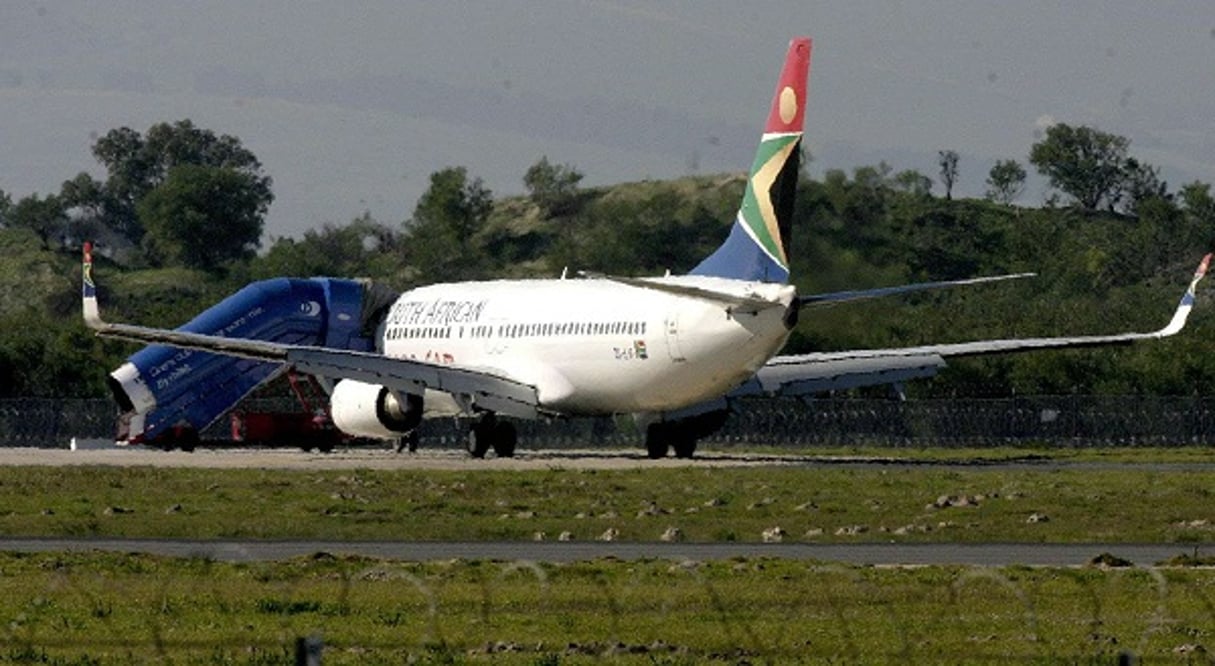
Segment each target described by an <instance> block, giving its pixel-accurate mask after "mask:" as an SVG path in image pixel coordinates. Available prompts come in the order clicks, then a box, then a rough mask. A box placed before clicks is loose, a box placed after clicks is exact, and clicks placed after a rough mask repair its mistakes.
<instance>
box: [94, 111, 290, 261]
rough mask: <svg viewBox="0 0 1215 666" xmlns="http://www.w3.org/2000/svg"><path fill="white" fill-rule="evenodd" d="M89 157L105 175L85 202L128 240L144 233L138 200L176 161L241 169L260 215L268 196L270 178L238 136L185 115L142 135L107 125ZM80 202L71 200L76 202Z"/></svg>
mask: <svg viewBox="0 0 1215 666" xmlns="http://www.w3.org/2000/svg"><path fill="white" fill-rule="evenodd" d="M93 156H94V157H96V158H97V160H98V161H99V162H101V164H102V165H104V166H105V168H106V173H107V178H106V181H105V183H104V184H102V186H101V187H100V188H99V189H98V190H97V191H96V192H91V194H92V195H93V197H94V198H93V199H91V200H90V201H89V202H88V204H89V205H93V206H96V207H98V208H99V209H100V210H102V211H103V214H102V218H103V219H104V220H105V224H106V226H108V227H110V228H111V229H114V230H115V231H116V232H118V233H120V234H121V235H123V236H124V237H126V238H128V239H130V240H131V242H133V243H138V242H139V240H140V239H141V238H142V236H143V232H144V229H143V221H142V220H140V219H139V216H138V214H137V208H138V206H139V203H140V201H141V200H142V199H143V197H144V196H146V195H147V194H148V193H150V192H151V191H152V190H154V189H156V188H157V187H158V186H160V185H161V184H162V183H164V182H165V180H166V179H167V178H168V175H169V172H170V171H171V170H172V169H173V167H176V166H179V165H187V164H192V165H197V166H206V167H215V168H224V169H229V170H232V171H234V172H237V173H240V174H244V175H245V176H246V177H247V182H248V186H249V192H251V193H252V194H253V195H254V197H253V198H252V199H251V201H252V202H253V204H252V205H253V207H254V208H255V209H257V210H261V211H262V213H263V214H264V212H265V210H266V208H268V207H269V205H270V202H271V201H273V200H274V195H273V194H272V193H271V191H270V187H271V184H272V181H271V179H270V177H269V176H267V175H265V174H264V173H263V172H262V165H261V162H259V161H258V159H257V157H256V156H255V155H254V154H253V153H252V152H250V151H249V150H247V149H245V148H244V147H243V146H242V145H241V142H240V139H237V138H236V137H234V136H230V135H227V134H223V135H220V136H216V135H215V133H214V132H212V131H211V130H206V129H200V128H198V127H195V126H194V123H193V122H191V121H190V120H189V119H186V120H179V121H177V122H176V123H173V124H169V123H159V124H156V125H153V126H152V127H150V128H149V129H148V131H147V134H146V136H143V135H140V134H139V132H136V131H135V130H132V129H130V128H128V127H121V128H118V129H114V130H110V131H109V132H107V133H106V134H105V136H103V137H101V138H100V139H98V140H97V142H96V143H95V144H93ZM79 179H80V177H79V176H78V177H77V180H79ZM70 182H71V181H70ZM85 203H86V202H84V201H77V202H76V205H83V204H85Z"/></svg>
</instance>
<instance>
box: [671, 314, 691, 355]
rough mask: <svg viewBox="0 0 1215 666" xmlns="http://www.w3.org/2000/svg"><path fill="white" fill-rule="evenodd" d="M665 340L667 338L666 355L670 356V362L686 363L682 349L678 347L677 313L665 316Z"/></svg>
mask: <svg viewBox="0 0 1215 666" xmlns="http://www.w3.org/2000/svg"><path fill="white" fill-rule="evenodd" d="M666 338H667V353H668V354H670V355H671V360H672V361H686V360H687V357H686V356H684V354H683V349H682V347H680V345H679V312H678V311H672V312H670V313H668V314H667V321H666Z"/></svg>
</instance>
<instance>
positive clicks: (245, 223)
mask: <svg viewBox="0 0 1215 666" xmlns="http://www.w3.org/2000/svg"><path fill="white" fill-rule="evenodd" d="M267 206H269V202H268V201H267V200H266V199H264V198H263V190H262V188H261V184H260V183H259V181H258V179H257V178H256V177H254V176H252V175H250V174H247V173H243V172H240V171H237V170H235V169H229V168H224V167H209V166H199V165H195V164H180V165H177V166H174V167H172V168H170V169H169V170H168V175H167V177H166V178H165V180H164V182H163V183H161V184H160V185H158V186H157V187H156V188H155V189H153V190H152V191H150V192H148V193H147V194H146V195H144V196H143V197H142V198H141V199H140V202H139V207H138V214H139V219H140V220H142V221H143V224H144V226H145V228H146V236H145V239H144V246H145V248H146V249H147V251H148V255H149V257H152V258H153V259H154V260H157V262H158V263H175V264H181V265H185V266H190V267H193V268H202V269H206V270H214V269H216V268H219V267H220V266H221V265H222V264H223V263H225V262H227V261H231V260H235V259H247V258H249V257H251V256H253V252H254V250H256V249H257V246H258V243H259V240H260V238H261V235H262V220H263V218H264V216H265V214H266V207H267Z"/></svg>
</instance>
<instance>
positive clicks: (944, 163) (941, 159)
mask: <svg viewBox="0 0 1215 666" xmlns="http://www.w3.org/2000/svg"><path fill="white" fill-rule="evenodd" d="M937 164H938V165H939V166H940V167H941V184H942V185H944V186H945V200H946V201H948V200H951V199H953V185H954V183H956V182H958V153H957V152H956V151H953V150H941V151H938V152H937Z"/></svg>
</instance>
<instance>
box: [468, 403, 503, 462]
mask: <svg viewBox="0 0 1215 666" xmlns="http://www.w3.org/2000/svg"><path fill="white" fill-rule="evenodd" d="M497 428H498V419H497V418H495V417H494V415H493V412H488V413H486V414H485V415H484V416H482V417H481V419H480V420H478V421H477V422H476V423H474V424H473V427H472V430H470V431H469V432H468V455H470V456H472V457H474V458H484V457H485V454H486V453H488V452H489V449H490V447H491V446H492V445H493V441H494V433H495V431H496V430H497Z"/></svg>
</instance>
